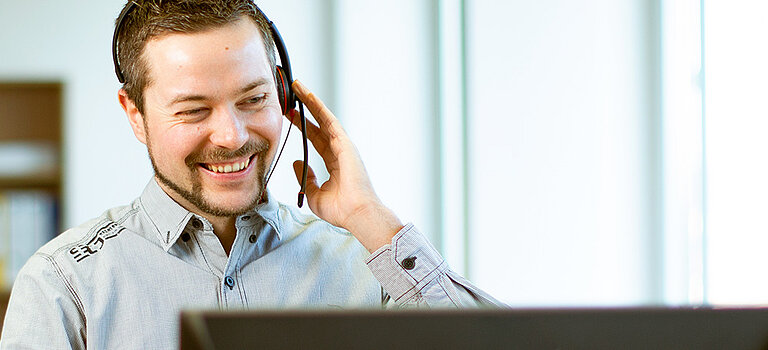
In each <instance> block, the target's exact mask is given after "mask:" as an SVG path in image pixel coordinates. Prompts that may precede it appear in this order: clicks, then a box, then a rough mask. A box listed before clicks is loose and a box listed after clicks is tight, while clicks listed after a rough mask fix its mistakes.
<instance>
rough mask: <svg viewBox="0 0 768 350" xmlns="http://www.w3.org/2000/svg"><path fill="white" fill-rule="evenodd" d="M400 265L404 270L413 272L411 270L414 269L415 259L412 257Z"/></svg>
mask: <svg viewBox="0 0 768 350" xmlns="http://www.w3.org/2000/svg"><path fill="white" fill-rule="evenodd" d="M400 265H402V266H403V268H404V269H406V270H413V268H414V267H416V257H415V256H412V257H410V258H405V259H403V261H402V262H401V263H400Z"/></svg>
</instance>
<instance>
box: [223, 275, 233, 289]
mask: <svg viewBox="0 0 768 350" xmlns="http://www.w3.org/2000/svg"><path fill="white" fill-rule="evenodd" d="M224 284H226V285H227V287H229V290H232V287H234V286H235V279H234V278H232V277H231V276H227V277H226V278H224Z"/></svg>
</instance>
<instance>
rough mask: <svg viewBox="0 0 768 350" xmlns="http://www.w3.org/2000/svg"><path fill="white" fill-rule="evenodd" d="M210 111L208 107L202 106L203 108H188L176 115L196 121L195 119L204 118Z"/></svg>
mask: <svg viewBox="0 0 768 350" xmlns="http://www.w3.org/2000/svg"><path fill="white" fill-rule="evenodd" d="M207 113H208V108H205V107H201V108H194V109H187V110H184V111H181V112H176V116H177V117H179V118H181V119H183V120H186V121H195V120H202V119H203V118H204V117H205V116H206V115H207Z"/></svg>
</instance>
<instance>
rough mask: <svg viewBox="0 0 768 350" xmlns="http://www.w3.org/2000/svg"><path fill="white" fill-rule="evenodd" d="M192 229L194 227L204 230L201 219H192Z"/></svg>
mask: <svg viewBox="0 0 768 350" xmlns="http://www.w3.org/2000/svg"><path fill="white" fill-rule="evenodd" d="M192 227H194V228H196V229H198V230H199V229H201V228H203V222H202V221H200V219H198V218H194V219H192Z"/></svg>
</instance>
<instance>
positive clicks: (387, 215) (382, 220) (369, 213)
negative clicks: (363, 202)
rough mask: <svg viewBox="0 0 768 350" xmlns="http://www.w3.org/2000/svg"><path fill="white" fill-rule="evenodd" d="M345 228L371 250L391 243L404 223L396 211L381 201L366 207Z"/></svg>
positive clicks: (373, 250)
mask: <svg viewBox="0 0 768 350" xmlns="http://www.w3.org/2000/svg"><path fill="white" fill-rule="evenodd" d="M344 228H345V229H347V230H348V231H349V232H350V233H352V235H353V236H355V238H357V240H358V241H360V243H361V244H362V245H363V246H364V247H365V248H366V249H367V250H368V251H369V252H371V253H372V252H375V251H376V250H378V249H379V248H381V247H382V246H384V245H386V244H390V243H391V242H392V237H394V236H395V235H396V234H397V233H398V232H399V231H400V230H401V229H402V228H403V224H402V222H401V221H400V219H399V218H398V217H397V215H395V213H394V212H393V211H392V210H390V209H389V208H387V207H386V206H384V205H383V204H381V203H377V204H374V205H371V206H367V207H364V208H363V209H361V210H360V211H358V213H356V215H354V216H352V217H351V218H350V219H349V220H348V221H347V223H346V225H345V227H344Z"/></svg>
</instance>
